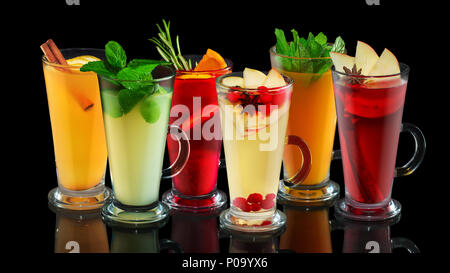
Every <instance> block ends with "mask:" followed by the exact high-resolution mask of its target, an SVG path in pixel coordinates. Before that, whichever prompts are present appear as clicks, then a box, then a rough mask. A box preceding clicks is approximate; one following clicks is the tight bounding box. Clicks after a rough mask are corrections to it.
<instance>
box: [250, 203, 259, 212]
mask: <svg viewBox="0 0 450 273" xmlns="http://www.w3.org/2000/svg"><path fill="white" fill-rule="evenodd" d="M251 207H252V211H259V210H261V205H260V204H259V203H253V204H251Z"/></svg>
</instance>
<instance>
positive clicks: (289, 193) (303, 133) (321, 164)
mask: <svg viewBox="0 0 450 273" xmlns="http://www.w3.org/2000/svg"><path fill="white" fill-rule="evenodd" d="M270 60H271V64H272V68H275V69H277V70H278V71H279V72H280V73H282V74H284V75H287V76H289V77H291V78H292V79H293V80H294V87H293V91H292V100H291V107H290V109H289V120H288V126H287V133H286V134H288V135H296V136H299V137H301V138H302V139H303V140H304V141H305V142H306V143H307V145H308V147H309V149H310V150H311V157H312V164H311V170H310V172H309V174H308V176H307V177H306V179H305V180H304V181H303V182H302V183H301V184H299V185H295V186H294V185H289V183H287V182H285V181H282V182H281V183H280V188H279V190H280V192H279V196H280V197H282V198H286V199H288V200H292V201H294V200H298V201H307V202H309V201H324V200H330V199H333V198H334V197H336V196H337V195H338V194H339V185H338V184H336V183H335V182H333V181H331V180H330V179H329V169H330V163H331V160H332V158H333V156H334V153H333V143H334V134H335V129H336V108H335V103H334V93H333V82H332V77H331V71H330V69H328V71H326V72H324V73H321V74H318V73H304V72H302V71H301V70H298V69H294V67H295V66H294V65H292V66H287V65H285V64H286V63H295V62H298V63H301V62H302V61H308V62H310V63H314V64H315V63H320V62H327V61H328V62H331V58H330V57H319V58H297V57H290V56H285V55H281V54H278V53H277V52H276V48H275V46H274V47H272V48H271V49H270ZM300 67H301V66H300ZM297 68H298V67H297ZM302 160H303V159H302V154H301V153H300V152H299V151H298V149H295V147H292V146H285V150H284V154H283V167H284V174H285V177H290V176H292V175H293V174H295V172H296V171H297V170H298V168H299V166H301V164H302Z"/></svg>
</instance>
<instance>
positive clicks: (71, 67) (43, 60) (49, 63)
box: [41, 47, 105, 69]
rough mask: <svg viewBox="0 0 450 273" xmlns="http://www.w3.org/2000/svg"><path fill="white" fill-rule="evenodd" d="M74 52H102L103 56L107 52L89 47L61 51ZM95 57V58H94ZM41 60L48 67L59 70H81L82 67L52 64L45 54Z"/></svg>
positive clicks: (62, 51)
mask: <svg viewBox="0 0 450 273" xmlns="http://www.w3.org/2000/svg"><path fill="white" fill-rule="evenodd" d="M72 50H80V51H91V52H92V51H98V52H102V53H103V54H105V50H104V49H101V48H89V47H79V48H78V47H70V48H63V49H60V50H59V51H61V53H64V52H65V51H72ZM94 57H95V56H94ZM41 60H42V62H43V63H45V64H46V65H49V66H52V67H58V68H70V69H75V68H76V69H79V68H81V67H82V65H69V64H68V65H64V64H55V63H51V62H50V61H49V60H48V59H47V57H45V55H44V54H42V57H41Z"/></svg>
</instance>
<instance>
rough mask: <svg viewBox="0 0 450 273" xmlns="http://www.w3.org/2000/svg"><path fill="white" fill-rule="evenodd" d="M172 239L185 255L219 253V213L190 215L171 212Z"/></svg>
mask: <svg viewBox="0 0 450 273" xmlns="http://www.w3.org/2000/svg"><path fill="white" fill-rule="evenodd" d="M171 216H172V218H171V219H172V237H171V239H172V240H174V241H175V242H177V243H178V244H180V246H181V247H182V248H183V250H184V252H185V253H218V252H219V234H218V229H217V218H218V216H219V214H218V212H212V213H202V214H199V213H188V212H181V211H177V210H172V211H171Z"/></svg>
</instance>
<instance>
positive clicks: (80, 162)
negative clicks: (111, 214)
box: [42, 48, 110, 210]
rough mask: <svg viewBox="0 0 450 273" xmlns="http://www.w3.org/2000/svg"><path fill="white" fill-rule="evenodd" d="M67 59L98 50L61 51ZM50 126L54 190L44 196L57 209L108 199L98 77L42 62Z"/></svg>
mask: <svg viewBox="0 0 450 273" xmlns="http://www.w3.org/2000/svg"><path fill="white" fill-rule="evenodd" d="M61 53H62V54H63V55H64V58H65V59H71V58H75V57H78V56H83V55H91V56H94V57H97V58H100V59H104V51H103V50H100V49H84V48H71V49H62V50H61ZM42 65H43V69H44V77H45V85H46V88H47V99H48V108H49V112H50V120H51V124H52V134H53V146H54V151H55V159H56V172H57V177H58V187H57V188H54V189H53V190H51V191H50V192H49V194H48V199H49V202H50V203H51V204H52V205H54V206H56V207H60V208H66V209H74V210H86V209H87V210H89V209H95V208H99V207H101V206H103V204H104V203H105V201H106V200H107V199H108V197H109V196H110V191H109V189H108V188H106V187H105V182H104V176H105V169H106V158H107V153H106V142H105V130H104V127H103V117H102V108H101V103H100V95H99V87H98V80H97V76H96V74H95V73H93V72H80V67H81V65H79V66H76V65H60V64H55V63H50V62H49V61H48V60H47V58H46V57H45V56H43V57H42Z"/></svg>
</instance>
